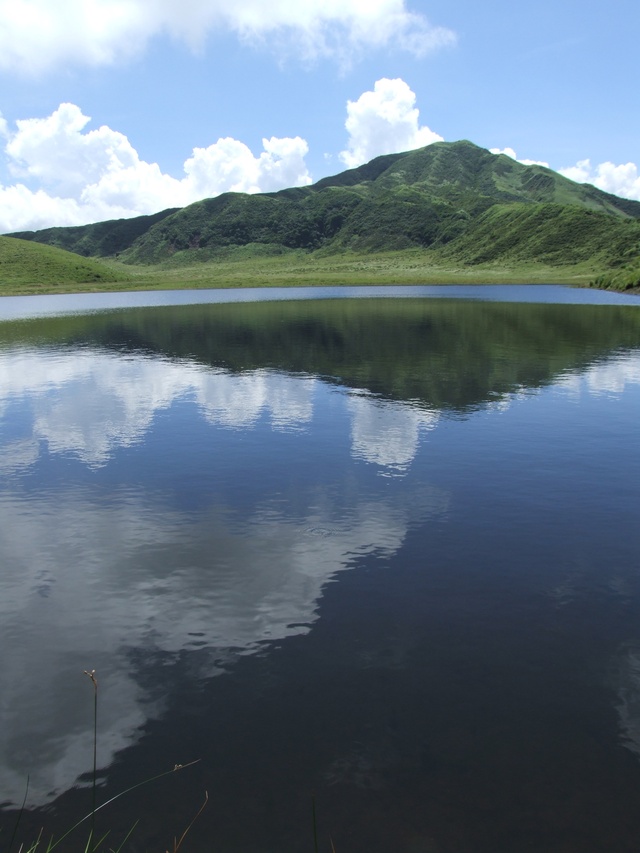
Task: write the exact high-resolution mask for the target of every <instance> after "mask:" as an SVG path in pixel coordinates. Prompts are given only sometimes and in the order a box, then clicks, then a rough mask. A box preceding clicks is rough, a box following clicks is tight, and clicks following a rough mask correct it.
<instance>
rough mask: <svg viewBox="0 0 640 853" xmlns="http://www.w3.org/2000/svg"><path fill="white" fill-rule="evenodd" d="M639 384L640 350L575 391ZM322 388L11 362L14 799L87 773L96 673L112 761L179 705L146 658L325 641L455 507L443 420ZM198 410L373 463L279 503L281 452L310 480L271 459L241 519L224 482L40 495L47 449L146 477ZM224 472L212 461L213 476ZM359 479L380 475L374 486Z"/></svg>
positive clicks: (10, 749)
mask: <svg viewBox="0 0 640 853" xmlns="http://www.w3.org/2000/svg"><path fill="white" fill-rule="evenodd" d="M638 382H640V369H639V368H638V360H637V357H636V358H626V357H620V358H618V359H616V360H611V361H610V362H606V363H600V364H596V365H594V366H593V367H592V368H590V369H589V370H587V371H585V372H584V373H583V374H580V375H571V376H567V377H564V378H563V379H562V380H561V381H560V383H559V385H558V387H560V388H562V389H568V390H569V391H570V392H571V393H574V392H576V391H579V392H584V393H586V394H593V393H598V394H600V393H603V392H605V393H619V392H620V391H621V390H622V389H623V388H624V387H625V386H626V385H628V384H629V383H634V384H636V383H638ZM321 387H322V383H321V382H320V380H318V379H314V378H313V377H306V376H304V377H293V376H288V375H285V374H281V373H277V372H275V371H268V370H258V371H251V372H246V373H243V374H231V373H228V372H226V371H222V370H213V369H205V368H202V367H200V366H197V365H194V364H191V363H188V362H183V363H180V362H171V361H168V360H162V359H150V358H145V357H143V356H141V355H135V356H127V357H122V356H118V355H115V354H112V353H100V352H95V351H88V350H81V351H77V352H69V351H63V352H56V351H53V350H50V351H47V352H13V353H7V354H6V355H3V356H2V357H0V415H2V414H3V413H5V414H6V415H9V414H11V415H12V413H13V412H14V411H16V410H17V409H19V412H20V425H19V426H20V429H19V430H18V429H17V428H14V427H15V425H14V424H13V422H11V423H10V420H11V421H12V419H10V418H9V417H5V419H4V421H5V422H4V424H2V428H3V430H4V431H5V432H6V434H7V435H8V436H10V437H9V440H8V441H7V442H5V444H4V445H3V446H2V448H0V474H4V475H5V476H4V483H3V485H2V486H0V566H2V572H1V574H0V626H1V627H0V630H1V634H0V640H1V641H2V644H3V655H2V658H1V659H0V687H1V689H0V756H1V757H0V789H1V790H2V792H3V796H4V797H5V798H7V799H13V800H19V799H20V798H21V796H22V794H23V793H24V785H25V780H26V775H27V774H28V773H29V774H30V775H31V781H30V790H31V794H30V803H32V804H33V803H36V802H44V801H45V800H46V799H47V797H48V794H49V792H51V791H59V790H61V789H63V788H65V787H67V786H68V785H69V784H70V783H71V781H72V780H74V779H75V778H76V777H77V776H78V774H79V773H81V772H83V771H86V770H87V769H88V764H89V763H90V756H91V743H92V731H91V721H92V716H91V715H92V692H91V685H90V684H89V683H88V682H87V680H86V679H85V678H84V677H82V675H81V673H82V670H84V669H92V668H94V667H95V669H96V670H97V671H98V676H99V679H100V689H101V694H100V737H99V747H100V756H99V762H100V764H101V765H102V766H105V765H107V764H108V763H109V761H110V759H111V757H112V756H113V755H114V753H115V752H116V751H117V750H118V749H120V748H122V747H123V746H125V745H126V744H127V743H130V742H131V741H132V740H133V739H135V737H136V730H137V729H138V727H139V726H141V725H142V724H143V723H144V722H145V720H146V719H147V718H149V717H153V716H155V715H159V714H161V712H162V702H163V699H162V689H163V685H158V691H157V693H151V692H149V688H148V686H147V685H145V686H144V688H143V687H142V686H141V685H140V684H139V683H138V682H137V681H136V680H135V678H134V676H133V675H132V674H131V671H130V660H129V656H130V654H131V651H132V650H140V651H141V652H142V654H143V655H145V654H147V655H154V654H155V653H160V654H161V655H164V656H165V658H166V660H167V661H168V662H170V661H171V660H173V659H175V657H176V656H177V655H178V654H180V653H181V652H182V653H184V652H185V651H192V652H194V660H196V659H197V661H198V664H197V666H198V667H199V668H200V669H199V671H200V673H201V674H202V675H203V676H210V675H213V674H215V673H216V672H217V671H220V669H221V668H224V666H225V661H227V660H229V657H230V655H231V656H232V655H233V654H238V653H243V652H245V653H246V652H248V651H255V650H256V648H257V647H258V644H259V643H261V642H263V641H268V640H276V639H281V638H285V637H287V636H291V635H294V634H297V633H301V632H306V631H308V630H310V627H311V626H312V624H313V623H314V621H315V620H316V619H317V618H318V607H319V603H320V600H321V596H322V590H323V587H324V586H325V584H326V583H327V582H328V581H329V580H330V579H331V578H332V577H333V576H335V574H336V573H338V572H340V571H342V570H345V569H348V568H350V567H352V566H353V565H354V564H355V562H356V561H357V560H358V559H359V558H361V557H363V556H367V555H379V556H381V557H382V558H385V559H386V558H390V557H392V556H393V555H394V554H395V553H397V551H398V550H399V548H400V547H401V546H402V544H403V542H404V540H405V537H406V535H407V532H408V531H409V529H410V528H411V527H412V526H413V525H415V524H417V523H419V522H421V521H423V520H425V519H427V518H429V517H434V516H436V517H439V516H442V515H443V514H444V513H446V512H447V507H448V495H447V494H446V493H445V492H444V491H440V490H438V489H435V488H432V487H429V486H425V485H424V484H420V483H417V482H416V480H418V479H419V478H417V477H416V478H412V477H411V476H409V469H410V467H411V465H412V463H413V462H414V460H415V457H416V454H417V453H418V451H419V446H420V441H421V440H422V439H423V437H424V434H425V432H427V431H429V430H433V429H436V430H437V429H438V423H439V421H438V417H439V415H438V413H437V412H430V411H428V410H426V409H425V408H424V407H421V406H419V405H417V404H412V403H411V402H406V401H405V402H394V401H388V400H383V399H381V398H378V397H376V396H374V395H372V394H366V393H361V392H358V393H344V392H343V391H338V390H334V391H333V392H332V395H331V401H330V403H331V405H329V406H327V411H320V410H321V408H322V403H323V394H321V393H320V389H321ZM181 400H188V401H190V402H191V403H192V404H195V406H197V410H198V411H199V413H200V418H201V423H202V424H204V425H205V426H206V428H207V430H209V432H210V427H219V428H221V429H222V430H224V431H225V435H227V434H228V435H231V436H232V438H234V441H235V436H236V435H237V442H236V444H237V446H238V447H240V448H241V450H240V451H236V452H242V448H243V447H244V448H245V453H246V452H247V451H246V442H245V439H246V436H247V435H248V433H249V431H253V432H254V433H255V432H256V431H257V429H258V424H259V423H262V424H264V423H265V422H268V425H269V428H270V430H271V431H272V432H275V433H277V434H278V436H279V437H281V438H282V439H283V441H286V442H293V441H294V439H296V438H298V437H299V434H300V433H301V432H304V433H305V434H308V435H309V436H310V439H309V443H310V444H311V446H312V448H313V456H314V457H318V455H319V452H318V447H320V446H322V448H323V449H325V450H326V447H327V442H329V441H330V442H331V443H332V446H333V445H335V446H336V447H338V448H339V447H340V446H341V442H344V443H346V444H350V449H351V456H352V459H354V460H355V461H356V463H357V464H356V465H354V466H352V467H351V468H350V469H349V470H348V471H347V470H343V468H342V467H340V465H336V464H335V463H336V460H337V459H339V456H338V450H336V455H335V456H332V457H331V458H330V459H325V458H324V457H321V459H320V462H319V463H318V464H319V465H323V466H324V467H325V468H326V467H327V466H331V465H332V464H333V465H334V468H335V470H333V468H332V469H331V471H330V478H329V477H327V478H325V479H322V478H317V479H314V477H315V474H317V470H316V471H310V472H306V471H304V472H303V473H302V474H301V475H300V477H299V479H297V480H295V482H294V480H293V478H291V482H288V479H287V477H280V480H279V491H278V493H277V494H275V493H274V492H273V491H272V488H271V485H270V483H272V481H270V480H269V479H268V474H269V471H270V470H271V469H273V468H274V466H276V465H277V466H282V464H283V459H284V461H285V462H286V463H287V464H290V466H291V468H292V469H294V468H296V464H297V458H296V457H295V455H294V452H293V451H292V452H291V456H290V458H287V456H286V453H285V455H284V456H283V455H280V456H279V457H278V458H277V459H275V458H273V459H269V458H267V459H266V460H265V469H264V470H265V472H266V476H265V479H264V482H263V481H262V480H261V478H260V477H258V478H255V482H253V483H252V484H251V490H252V499H251V501H248V502H247V503H246V504H244V505H243V512H242V513H239V511H238V507H237V505H236V504H234V502H233V501H232V500H231V498H230V497H229V495H227V494H226V492H225V490H224V488H223V487H222V486H220V487H219V488H218V490H217V491H215V492H213V491H212V492H211V493H209V492H207V491H205V492H203V493H202V495H201V500H199V501H194V502H193V503H192V504H191V505H190V507H191V508H190V509H185V508H184V506H178V505H172V506H169V505H167V502H166V501H163V499H162V495H160V494H159V493H155V492H154V491H153V489H152V488H151V487H150V485H149V483H148V482H143V483H142V484H140V482H139V481H137V480H136V481H133V482H132V483H127V485H126V486H125V485H123V483H121V482H119V481H118V480H117V477H116V483H115V486H113V487H111V486H110V491H108V492H107V491H105V490H103V486H104V485H105V481H104V480H100V489H98V488H92V489H89V488H88V487H87V486H86V485H85V486H83V485H82V481H81V482H78V483H75V484H74V485H71V484H70V483H69V482H68V481H67V480H64V479H63V481H62V485H60V484H59V483H58V484H57V485H56V484H55V483H54V484H47V485H46V486H42V488H40V491H39V492H38V493H36V494H35V497H34V495H33V493H31V494H30V496H29V498H28V500H27V497H26V495H25V492H24V490H23V488H22V486H23V481H22V480H21V477H22V475H28V474H29V472H30V471H31V470H33V469H34V467H35V466H36V464H37V462H38V460H39V459H40V458H41V453H42V449H43V446H44V445H46V446H47V448H48V450H49V452H50V453H52V454H54V455H62V454H71V455H72V456H74V457H75V458H76V459H77V460H80V462H82V463H84V465H85V466H87V470H90V471H92V472H94V473H95V472H97V471H98V470H99V471H100V472H104V471H108V470H111V468H113V467H115V466H113V465H112V464H111V463H112V462H113V461H114V460H116V458H117V457H118V455H119V452H120V451H122V450H123V449H125V448H128V449H129V457H128V459H129V460H130V462H131V464H132V465H135V464H136V461H139V458H140V455H142V449H143V448H144V441H145V438H146V437H147V435H148V434H149V433H150V431H151V427H152V425H153V423H154V421H156V420H157V419H158V416H159V414H160V413H162V412H168V411H169V410H170V409H171V408H172V407H173V406H174V404H175V403H176V402H178V401H181ZM507 405H508V400H507V399H506V398H505V399H502V400H498V401H496V407H497V408H504V407H506V406H507ZM190 408H193V405H192V406H191V407H190ZM191 416H192V415H191ZM12 417H13V415H12ZM329 418H330V419H331V422H330V426H331V429H332V430H334V432H332V433H331V434H330V436H329V438H327V437H326V436H325V438H324V439H322V438H320V437H318V436H315V434H314V432H313V430H314V427H315V426H316V423H315V421H318V420H320V419H324V420H323V423H324V424H326V423H327V422H328V419H329ZM0 423H2V422H0ZM5 428H6V429H5ZM322 441H324V442H325V444H321V443H322ZM229 446H230V443H227V444H225V450H226V448H227V447H229ZM234 446H236V445H234ZM284 447H285V448H287V449H289V448H292V447H293V444H292V443H287V444H285V445H284ZM149 452H150V451H149ZM253 452H255V448H254V450H253ZM307 452H308V451H307ZM344 458H345V459H346V455H345V457H344ZM232 462H233V460H232ZM362 463H364V464H362ZM208 464H214V463H213V462H211V459H210V460H209V462H208ZM218 464H222V463H219V462H218V460H217V457H216V458H215V465H218ZM371 464H372V465H374V466H376V470H383V471H391V472H394V471H395V472H400V473H405V472H406V473H407V477H406V478H405V480H404V486H403V488H402V489H400V488H399V485H398V483H396V482H395V481H389V480H386V481H385V482H384V484H380V482H379V481H378V487H376V486H375V484H374V485H372V483H373V481H375V480H377V478H375V477H374V478H370V477H369V478H367V469H368V466H369V465H371ZM416 467H417V466H416ZM188 473H189V474H191V471H189V472H188ZM219 474H220V469H219V468H216V467H215V466H214V470H213V474H212V476H211V477H210V479H209V480H208V481H207V482H208V483H209V484H211V483H212V482H214V481H215V478H216V476H218V475H219ZM7 475H8V476H7ZM114 476H116V475H114ZM359 476H362V477H363V478H367V479H366V486H364V487H362V488H359V487H358V484H357V477H359ZM305 478H308V479H305ZM84 482H89V481H84ZM91 482H93V483H94V484H95V483H96V482H97V480H94V481H91ZM110 482H112V481H110ZM363 482H364V480H363ZM193 488H200V486H197V484H196V485H194V486H193ZM239 488H240V489H244V484H243V483H240V484H239ZM347 492H348V495H347ZM232 504H233V505H232ZM194 507H196V509H194ZM229 649H234V650H235V651H233V652H229ZM195 653H197V654H195ZM628 663H629V666H628V670H629V672H628V674H629V678H628V680H627V681H628V683H629V684H631V686H633V685H634V684H635V683H636V682H637V681H638V680H640V679H638V676H637V670H638V666H637V660H636V658H634V657H633V656H631V657H630V658H629V661H628ZM627 681H625V685H627ZM625 689H626V691H627V692H626V693H624V697H625V699H624V701H623V702H621V705H620V709H619V710H620V714H621V719H622V720H623V725H624V728H625V731H626V732H627V733H628V737H629V740H630V741H634V742H637V740H638V737H640V736H638V735H637V732H636V733H634V731H633V726H634V725H635V724H634V723H633V720H634V719H636V716H637V714H636V711H637V702H636V701H635V695H632V694H631V693H630V692H629V691H630V689H631V688H630V687H628V686H626V687H625ZM625 703H626V704H625ZM625 721H626V722H625ZM178 758H180V757H178Z"/></svg>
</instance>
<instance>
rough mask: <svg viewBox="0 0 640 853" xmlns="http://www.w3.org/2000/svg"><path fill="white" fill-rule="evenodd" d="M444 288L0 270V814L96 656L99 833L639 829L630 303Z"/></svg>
mask: <svg viewBox="0 0 640 853" xmlns="http://www.w3.org/2000/svg"><path fill="white" fill-rule="evenodd" d="M424 290H425V291H431V290H433V289H431V288H430V289H426V288H425V289H424ZM469 290H470V291H472V292H471V295H472V296H476V297H480V298H476V299H474V300H470V299H468V298H432V297H433V296H434V294H433V293H430V292H424V293H421V292H420V291H416V290H413V291H410V293H412V294H416V293H420V296H419V297H415V296H414V297H412V296H409V295H407V294H405V293H404V292H402V293H397V292H396V291H392V292H391V294H390V295H389V296H388V298H369V299H344V298H343V299H338V298H326V297H330V296H335V295H336V294H334V293H333V292H325V293H324V294H322V295H323V297H324V298H317V294H318V291H315V295H316V298H314V299H311V300H302V299H292V298H291V297H292V296H296V297H297V296H300V295H301V294H298V293H292V292H291V291H289V292H288V294H287V292H286V291H284V292H282V291H280V292H278V294H279V295H278V294H276V296H277V298H276V299H275V300H273V301H264V302H255V303H253V302H250V301H241V300H246V296H247V294H246V292H243V293H242V294H239V295H238V301H237V302H236V301H234V300H233V294H231V292H226V293H227V295H226V296H225V297H223V298H224V299H226V300H227V301H226V302H223V301H218V302H214V301H211V302H210V303H209V304H204V305H203V304H188V299H187V298H186V297H185V296H184V295H176V296H174V295H167V294H164V295H163V297H162V298H163V299H164V301H165V302H167V303H169V304H167V305H155V306H149V305H146V306H145V305H141V306H136V305H133V304H129V307H122V306H123V305H125V304H126V303H127V300H129V299H131V298H132V297H129V296H124V295H118V297H117V299H120V300H121V301H120V302H117V301H116V302H113V301H112V302H111V303H109V302H106V303H105V305H106V307H107V308H109V310H102V311H100V310H99V309H100V308H101V303H100V301H99V300H95V301H94V302H93V303H92V304H91V305H88V304H86V305H78V304H77V303H76V305H75V307H76V308H81V309H82V310H85V311H87V312H89V313H78V314H74V315H68V314H65V313H64V312H65V310H68V307H65V306H61V303H60V302H57V303H56V302H55V299H54V300H53V301H51V300H48V301H45V302H43V301H40V302H38V300H35V301H30V300H28V299H25V300H11V301H10V302H6V303H4V306H0V308H1V312H2V315H3V316H4V317H6V318H13V319H5V321H4V322H2V323H0V476H1V479H0V643H1V644H2V649H3V653H2V658H1V661H0V801H4V802H5V809H4V813H3V815H2V816H1V817H0V824H1V831H0V839H5V841H4V842H3V843H6V839H8V838H9V837H10V834H11V831H12V829H11V828H12V826H13V824H14V820H15V818H14V814H15V807H16V805H19V804H20V802H21V801H22V798H23V796H24V793H25V786H26V780H27V778H28V779H29V790H28V798H27V805H28V807H29V810H28V812H27V813H26V814H25V815H24V816H23V817H22V820H21V823H20V830H19V833H18V835H19V837H20V840H32V838H33V837H34V834H35V833H36V832H37V830H38V828H39V827H40V826H44V827H45V833H49V832H56V833H58V832H60V831H61V830H62V829H65V828H68V827H69V826H70V825H71V824H72V823H73V822H74V820H76V819H77V818H78V817H80V816H81V815H83V814H85V813H86V812H87V811H89V810H90V808H91V788H90V778H91V767H92V749H93V693H92V686H91V682H90V681H89V679H88V678H87V677H86V676H85V675H83V670H85V669H95V670H96V672H97V677H98V682H99V711H98V764H99V767H100V768H101V770H100V787H99V790H98V801H99V802H104V801H106V800H108V799H109V798H110V797H112V796H114V795H115V794H117V793H118V792H119V791H121V790H123V789H125V788H127V787H129V786H131V785H133V784H135V783H136V782H138V781H139V780H143V779H146V778H148V777H151V776H153V775H155V774H158V773H161V772H162V771H163V770H166V769H169V768H172V767H173V766H174V765H175V764H176V763H181V764H186V763H188V762H190V761H192V760H196V759H199V763H198V764H197V765H194V766H193V767H190V768H187V769H185V770H182V771H181V772H179V773H175V774H171V775H169V776H168V777H166V778H163V779H161V780H159V781H157V782H154V783H152V784H150V785H148V786H146V787H143V788H140V789H138V790H136V791H134V792H132V793H130V794H128V795H127V796H125V797H123V798H121V799H120V800H118V801H117V802H115V803H114V804H112V805H111V806H109V807H107V808H105V809H104V810H103V811H101V812H99V813H98V816H97V818H96V821H97V828H98V830H106V829H107V828H110V829H111V833H112V835H111V837H110V841H109V843H110V844H111V845H112V846H116V845H117V844H118V843H119V842H120V840H121V839H122V837H123V836H124V834H125V833H126V832H127V830H128V829H129V828H130V827H131V825H132V824H133V822H134V820H136V819H140V823H139V824H138V826H137V827H136V829H135V831H134V833H133V835H132V837H131V840H130V841H128V842H127V843H126V844H125V847H124V849H125V850H130V851H143V850H160V851H164V850H166V849H171V845H172V840H173V838H174V836H176V835H177V836H179V835H180V834H181V832H182V831H183V830H184V829H185V827H186V826H187V825H188V824H189V822H190V820H191V818H192V817H193V815H194V814H195V813H196V812H197V810H198V808H199V807H200V805H201V803H202V802H203V800H204V797H205V791H206V792H208V795H209V802H208V804H207V806H206V808H205V810H204V812H203V813H202V815H201V816H200V817H199V818H198V820H197V822H196V823H195V825H194V826H193V828H192V829H191V831H190V833H189V835H188V836H187V840H186V841H185V842H184V846H183V848H182V849H183V850H185V851H197V853H200V851H203V853H204V851H220V853H289V852H290V853H302V851H313V849H314V840H313V821H312V802H313V801H315V807H316V815H317V829H318V845H319V849H320V850H322V851H330V850H331V841H332V842H333V844H334V845H335V850H336V851H337V853H347V851H348V852H349V853H365V852H366V853H383V851H384V853H387V851H399V853H475V851H478V852H479V853H485V851H486V853H520V852H521V851H523V852H524V851H535V853H543V851H544V853H547V851H576V853H578V851H637V850H638V849H640V527H639V525H638V512H639V509H640V500H639V498H640V448H639V447H638V421H639V417H638V416H639V413H640V303H635V304H634V303H631V302H625V301H624V300H617V299H615V297H611V296H610V295H608V294H606V295H604V296H603V295H602V294H590V293H586V294H585V293H584V292H575V291H569V290H566V289H561V288H525V289H521V290H520V294H519V296H518V293H517V292H516V291H513V290H512V291H510V292H509V295H508V298H509V299H510V300H514V298H516V297H517V298H520V299H522V300H526V301H521V302H518V301H508V302H507V301H504V299H505V291H504V290H502V289H487V290H481V289H479V288H470V289H469ZM375 293H376V294H377V295H378V296H382V295H385V296H387V292H383V291H380V290H376V292H375ZM438 293H439V292H438ZM446 293H447V294H453V296H459V297H465V296H468V295H469V294H466V293H464V292H463V293H457V294H456V293H455V292H454V291H450V290H447V291H446ZM287 295H288V296H289V298H286V297H287ZM391 296H394V297H400V296H402V297H403V298H391ZM113 298H114V299H116V297H113ZM146 298H148V297H146ZM154 298H156V297H154ZM197 298H200V299H202V298H203V296H202V294H200V296H199V297H198V296H197V295H195V294H194V295H193V299H194V300H195V299H197ZM254 298H255V296H254ZM496 298H497V299H501V300H502V301H493V300H494V299H496ZM271 299H273V297H271ZM590 299H591V300H592V301H593V300H594V299H595V301H600V302H603V303H605V304H567V303H571V302H572V301H573V302H581V301H582V302H588V301H589V300H590ZM171 302H174V303H178V302H181V303H182V304H170V303H171ZM57 312H60V315H59V316H55V315H56V313H57ZM18 318H21V319H18ZM73 837H74V836H72V838H73ZM85 841H86V831H85V830H84V829H81V830H79V831H78V833H77V842H76V843H77V846H78V848H82V847H83V846H84V843H85ZM3 849H4V848H3ZM65 849H75V848H74V846H73V842H72V841H70V842H69V845H68V846H65Z"/></svg>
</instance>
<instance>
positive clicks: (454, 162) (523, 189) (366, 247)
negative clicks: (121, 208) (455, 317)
mask: <svg viewBox="0 0 640 853" xmlns="http://www.w3.org/2000/svg"><path fill="white" fill-rule="evenodd" d="M639 229H640V202H635V201H629V200H626V199H620V198H617V197H616V196H612V195H610V194H607V193H603V192H601V191H600V190H598V189H596V188H595V187H592V186H589V185H582V184H576V183H574V182H573V181H570V180H568V179H566V178H564V177H562V176H561V175H559V174H557V173H555V172H553V171H552V170H550V169H547V168H545V167H542V166H525V165H523V164H521V163H518V162H516V161H515V160H512V159H511V158H509V157H506V156H505V155H494V154H491V153H490V152H489V151H486V150H485V149H482V148H479V147H478V146H476V145H474V144H473V143H471V142H467V141H461V142H455V143H446V142H438V143H435V144H433V145H429V146H427V147H426V148H422V149H418V150H416V151H409V152H405V153H401V154H390V155H386V156H383V157H377V158H376V159H374V160H372V161H371V162H370V163H366V164H364V165H363V166H360V167H358V168H357V169H351V170H347V171H345V172H342V173H340V174H339V175H335V176H333V177H331V178H325V179H323V180H321V181H319V182H318V183H317V184H315V185H313V186H311V187H298V188H291V189H287V190H282V191H280V192H276V193H262V194H257V195H246V194H242V193H225V194H223V195H221V196H218V197H216V198H213V199H205V200H203V201H200V202H196V203H195V204H192V205H189V206H188V207H186V208H184V209H182V210H175V211H170V210H169V211H163V212H162V213H159V214H157V215H156V216H155V217H138V218H137V219H135V220H119V221H118V222H111V223H109V222H105V223H97V224H95V225H89V226H83V227H78V228H73V229H70V228H66V229H65V228H56V229H48V231H41V232H35V233H33V232H32V233H22V234H20V235H16V236H20V237H22V238H24V239H30V240H38V241H42V242H50V243H55V244H56V245H61V246H64V247H65V248H67V249H70V250H73V251H76V252H78V253H80V254H85V255H88V254H90V255H95V256H114V255H116V254H118V255H119V257H120V259H121V260H123V261H124V262H126V263H129V264H154V265H155V264H163V265H165V266H170V267H178V266H185V265H188V266H190V265H193V264H194V263H195V262H208V261H217V260H220V259H221V258H223V257H228V253H229V251H231V250H236V249H238V248H239V247H242V257H243V258H247V257H256V256H264V255H274V254H286V253H289V252H291V251H294V252H296V253H300V252H301V251H302V252H319V253H320V254H321V255H331V254H339V253H340V254H342V253H345V252H358V253H362V252H388V251H396V250H411V249H420V250H427V249H429V250H434V259H437V260H438V261H439V262H440V261H455V262H456V263H462V264H472V265H477V264H481V263H494V264H495V263H501V262H503V261H517V262H519V263H545V264H549V265H557V264H562V265H566V264H575V263H586V262H590V263H591V264H592V266H593V269H594V270H598V271H601V272H605V271H608V270H610V269H617V268H619V267H620V266H621V265H628V264H631V265H632V266H634V265H638V264H640V230H639Z"/></svg>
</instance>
